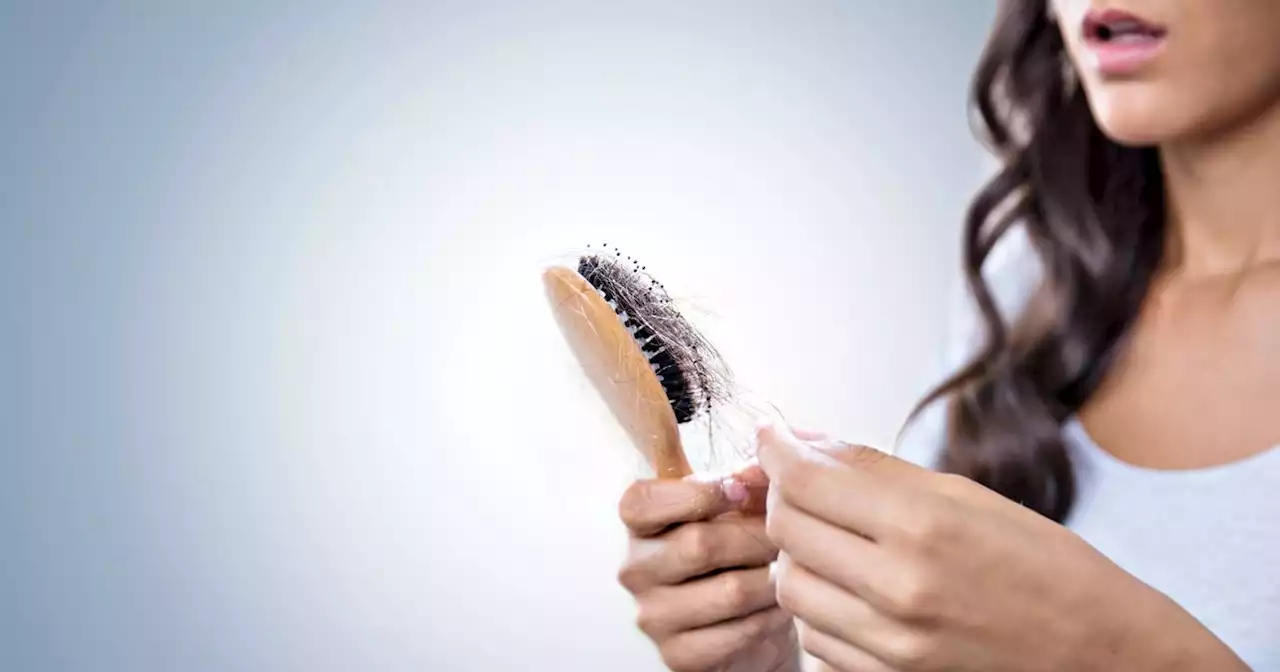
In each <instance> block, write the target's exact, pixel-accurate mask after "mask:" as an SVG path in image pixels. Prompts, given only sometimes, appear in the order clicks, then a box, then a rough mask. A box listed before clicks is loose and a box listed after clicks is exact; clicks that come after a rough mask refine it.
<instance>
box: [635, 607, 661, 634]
mask: <svg viewBox="0 0 1280 672" xmlns="http://www.w3.org/2000/svg"><path fill="white" fill-rule="evenodd" d="M636 627H637V628H639V629H640V632H643V633H644V634H645V635H648V636H649V638H650V639H657V637H658V634H659V633H661V632H662V623H661V619H659V618H658V616H657V615H656V614H655V613H654V610H653V609H652V608H651V607H650V606H649V605H647V604H645V603H643V602H642V603H640V604H639V605H638V606H637V607H636Z"/></svg>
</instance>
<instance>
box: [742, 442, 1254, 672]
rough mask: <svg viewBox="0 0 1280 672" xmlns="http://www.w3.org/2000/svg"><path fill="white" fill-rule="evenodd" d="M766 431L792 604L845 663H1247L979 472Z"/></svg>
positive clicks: (840, 664) (826, 655)
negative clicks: (980, 480) (935, 468)
mask: <svg viewBox="0 0 1280 672" xmlns="http://www.w3.org/2000/svg"><path fill="white" fill-rule="evenodd" d="M807 438H808V437H807ZM757 440H758V442H759V446H758V448H759V453H758V457H759V460H760V465H761V466H762V467H763V469H764V471H765V473H766V474H767V475H768V476H769V479H770V485H769V496H768V514H767V523H766V532H767V534H768V535H769V537H770V539H771V540H772V541H773V543H774V544H776V545H777V546H778V547H779V549H781V553H780V555H779V558H778V564H777V566H776V568H775V571H776V577H775V578H776V581H777V591H778V602H779V604H780V605H781V606H782V608H783V609H785V610H786V611H788V612H790V613H791V614H792V615H794V616H795V617H796V619H797V621H798V624H799V626H800V639H801V643H802V645H803V647H804V649H805V650H806V651H807V652H809V653H810V654H811V655H813V656H814V657H816V658H819V659H821V660H822V661H824V662H825V663H827V664H828V665H830V666H831V667H834V668H836V669H839V670H860V671H862V670H867V671H870V670H874V671H877V672H886V671H898V672H905V671H912V670H983V671H984V672H997V671H1002V670H1018V671H1023V670H1068V669H1069V670H1181V669H1186V670H1193V669H1194V670H1207V669H1213V670H1243V669H1247V668H1246V667H1245V666H1244V664H1243V663H1242V662H1240V661H1239V659H1238V658H1236V657H1235V656H1234V654H1232V653H1231V651H1230V650H1229V649H1227V648H1226V646H1225V645H1223V644H1222V643H1221V642H1220V641H1218V640H1217V639H1216V638H1215V637H1214V636H1213V635H1212V634H1211V633H1210V632H1209V631H1208V630H1207V629H1205V628H1204V627H1203V626H1201V625H1200V624H1199V623H1198V622H1197V621H1196V620H1195V619H1194V618H1193V617H1191V616H1190V615H1189V614H1187V613H1186V612H1185V611H1183V610H1182V609H1181V608H1180V607H1178V606H1177V605H1176V604H1175V603H1173V601H1172V600H1170V599H1168V598H1167V597H1165V596H1164V595H1163V594H1161V593H1159V592H1158V591H1156V590H1155V589H1153V588H1151V587H1149V586H1147V585H1146V584H1144V583H1142V582H1141V581H1139V580H1137V579H1136V578H1134V577H1132V576H1130V575H1129V574H1127V573H1125V572H1124V571H1123V570H1121V569H1120V568H1119V567H1118V566H1116V565H1115V564H1113V563H1112V562H1111V561H1109V560H1108V559H1107V558H1106V557H1105V556H1103V555H1102V554H1101V553H1099V552H1098V551H1096V550H1094V549H1093V548H1092V547H1091V546H1089V545H1088V544H1087V543H1085V542H1084V541H1083V540H1082V539H1081V538H1080V537H1078V536H1076V535H1075V534H1073V533H1072V532H1070V531H1069V530H1067V529H1066V528H1064V527H1063V526H1061V525H1058V524H1057V523H1054V522H1053V521H1051V520H1049V519H1047V518H1044V517H1042V516H1040V515H1038V514H1036V513H1035V512H1033V511H1031V510H1029V509H1027V508H1025V507H1022V506H1019V505H1018V504H1015V503H1013V502H1010V501H1009V500H1006V499H1005V498H1003V497H1001V496H1000V495H998V494H996V493H995V492H993V491H991V490H988V489H986V488H984V487H982V486H980V485H978V484H977V483H975V482H973V481H970V480H968V479H964V478H962V477H959V476H954V475H949V474H941V473H936V472H932V471H929V470H926V469H923V468H920V467H917V466H915V465H912V464H911V463H908V462H905V461H903V460H900V459H897V458H895V457H893V456H891V455H889V454H887V453H883V452H880V451H877V450H874V449H870V448H862V447H856V446H848V445H846V444H839V445H836V444H829V443H828V444H823V443H820V442H812V441H806V440H803V439H800V438H798V437H796V436H795V434H793V433H792V432H791V431H790V430H788V429H787V428H786V427H782V426H775V427H764V428H761V429H760V430H759V432H758V435H757ZM1170 561H1171V562H1176V561H1177V560H1176V559H1172V558H1171V559H1170Z"/></svg>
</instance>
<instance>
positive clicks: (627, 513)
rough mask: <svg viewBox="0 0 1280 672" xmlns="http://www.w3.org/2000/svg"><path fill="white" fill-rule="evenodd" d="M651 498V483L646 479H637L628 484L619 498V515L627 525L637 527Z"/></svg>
mask: <svg viewBox="0 0 1280 672" xmlns="http://www.w3.org/2000/svg"><path fill="white" fill-rule="evenodd" d="M648 500H649V484H648V483H647V482H646V481H635V482H633V483H632V484H631V485H629V486H627V489H626V490H624V491H623V493H622V497H621V498H620V499H619V500H618V517H620V518H621V519H622V523H623V524H624V525H626V526H627V527H635V526H636V525H637V524H639V523H640V522H641V521H642V520H643V517H644V511H645V509H646V508H647V507H646V506H645V504H646V502H647V501H648Z"/></svg>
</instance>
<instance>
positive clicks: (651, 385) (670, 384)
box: [542, 246, 729, 478]
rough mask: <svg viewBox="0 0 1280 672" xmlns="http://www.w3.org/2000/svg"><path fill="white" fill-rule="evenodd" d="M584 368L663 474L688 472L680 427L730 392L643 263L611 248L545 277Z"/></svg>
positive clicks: (715, 362)
mask: <svg viewBox="0 0 1280 672" xmlns="http://www.w3.org/2000/svg"><path fill="white" fill-rule="evenodd" d="M542 280H543V284H544V286H545V289H546V295H547V300H548V302H549V303H550V305H551V310H552V314H553V315H554V317H555V320H556V322H557V324H558V325H559V327H560V331H561V333H562V334H563V335H564V337H565V340H566V341H567V342H568V344H569V347H570V350H572V352H573V355H574V356H575V358H576V359H577V360H578V362H579V363H580V364H581V365H582V369H583V371H584V372H585V373H586V376H587V378H588V379H589V380H590V381H591V383H592V386H593V387H594V388H595V390H596V392H598V393H599V395H600V396H601V398H602V399H603V400H604V402H605V404H606V405H607V406H608V407H609V410H610V411H611V413H612V415H613V417H614V418H615V419H616V420H617V421H618V422H619V423H620V424H621V425H622V428H623V429H624V430H625V431H626V433H627V435H628V436H629V437H630V439H631V442H632V443H633V444H634V445H635V447H636V449H638V450H639V451H640V453H641V454H642V455H643V456H644V458H645V459H646V461H647V462H648V463H649V466H650V467H652V468H653V470H654V472H655V474H656V475H657V476H658V477H659V478H682V477H684V476H687V475H689V474H690V473H692V471H693V470H692V468H691V467H690V465H689V460H688V458H687V457H686V455H685V450H684V446H683V444H682V441H681V436H680V426H681V425H683V424H685V423H689V422H691V421H693V420H694V419H695V418H697V417H699V416H700V415H703V414H705V413H707V412H708V411H709V409H710V407H711V405H712V404H713V403H715V402H717V401H718V400H720V399H722V398H723V397H725V396H727V390H728V377H729V373H728V369H727V367H725V365H724V362H723V360H722V358H721V357H720V355H719V353H718V352H717V351H716V350H715V349H714V348H713V347H712V346H711V344H710V343H708V342H707V340H706V339H705V338H704V337H703V336H702V334H701V333H699V332H698V330H697V329H695V328H694V327H693V325H692V324H690V322H689V321H688V320H687V319H685V318H684V317H683V316H682V315H681V314H680V311H679V310H678V309H677V308H676V306H675V304H674V302H673V301H672V300H671V297H670V296H669V295H668V294H667V292H666V290H665V288H664V287H663V286H662V285H661V284H660V283H658V282H657V281H656V280H655V279H654V278H653V277H652V276H651V275H650V274H649V273H648V272H647V270H646V268H645V267H644V266H641V265H640V264H639V262H637V261H635V260H633V259H631V258H630V257H625V256H623V255H622V253H621V252H620V251H618V250H616V249H612V250H610V249H609V248H608V246H606V247H605V249H604V250H602V251H590V248H588V252H587V253H586V254H583V255H581V256H580V257H578V260H577V266H576V267H572V268H571V267H569V266H552V267H550V268H547V269H546V270H545V271H544V272H543V274H542Z"/></svg>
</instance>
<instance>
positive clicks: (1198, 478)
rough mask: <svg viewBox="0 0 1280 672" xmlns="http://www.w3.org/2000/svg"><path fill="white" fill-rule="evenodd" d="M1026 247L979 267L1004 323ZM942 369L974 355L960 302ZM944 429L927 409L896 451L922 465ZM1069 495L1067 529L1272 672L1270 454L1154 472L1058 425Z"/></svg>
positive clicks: (1275, 471)
mask: <svg viewBox="0 0 1280 672" xmlns="http://www.w3.org/2000/svg"><path fill="white" fill-rule="evenodd" d="M1037 270H1038V269H1037V267H1036V260H1035V257H1034V255H1033V254H1032V252H1031V250H1030V248H1029V246H1028V244H1027V242H1026V240H1025V238H1023V237H1022V236H1021V235H1019V234H1018V233H1017V232H1014V233H1013V234H1012V235H1010V236H1009V237H1008V238H1007V240H1005V241H1002V242H1001V244H1000V246H999V248H998V249H997V251H996V252H995V253H994V254H993V255H992V258H991V260H990V262H989V264H988V267H987V272H986V274H987V277H988V279H989V282H990V283H991V285H992V288H993V292H994V293H995V295H996V297H997V301H998V303H999V304H1000V305H1001V308H1002V309H1003V310H1005V311H1006V314H1013V313H1014V312H1016V310H1017V309H1018V307H1019V306H1020V305H1021V304H1022V302H1023V301H1025V300H1026V299H1027V297H1028V295H1029V293H1030V291H1031V289H1033V288H1034V285H1035V282H1036V280H1037V275H1036V273H1037ZM954 324H955V325H956V326H955V329H956V332H955V336H956V337H955V338H953V339H951V340H950V343H949V344H948V352H947V353H946V356H945V357H943V358H942V359H943V360H944V365H945V368H946V369H947V372H949V371H951V370H955V369H956V368H958V367H959V366H960V365H961V363H962V362H963V360H964V359H965V358H966V357H967V356H968V354H969V353H970V352H972V351H973V349H974V348H975V347H976V346H977V340H976V339H977V337H978V334H979V333H980V332H979V331H978V329H977V325H978V322H977V320H976V313H975V311H973V310H970V309H969V306H968V303H967V301H966V302H963V307H962V308H961V309H960V311H959V312H958V313H957V315H956V319H955V320H954ZM944 431H945V420H944V418H943V416H942V408H941V407H940V405H935V407H933V408H930V409H928V410H927V411H926V412H925V413H923V414H922V415H921V416H920V418H919V419H918V420H917V422H916V423H915V424H914V425H913V426H912V427H910V428H909V429H908V431H907V432H905V433H904V434H903V440H902V441H901V442H900V445H899V447H898V450H897V454H898V455H899V456H901V457H903V458H904V459H907V460H910V461H912V462H915V463H917V464H920V465H922V466H927V467H933V466H934V464H935V458H936V457H937V455H938V452H939V450H940V449H941V446H942V442H943V432H944ZM1063 434H1064V437H1065V438H1066V440H1067V444H1068V446H1069V448H1070V450H1071V451H1072V458H1073V459H1074V463H1075V466H1076V469H1077V472H1078V473H1077V475H1078V479H1079V493H1078V498H1077V500H1076V504H1075V507H1074V508H1073V510H1072V513H1071V516H1070V518H1069V519H1068V521H1067V526H1068V527H1069V528H1070V529H1072V530H1073V531H1074V532H1076V533H1077V534H1079V535H1080V536H1081V537H1083V538H1084V539H1085V540H1086V541H1088V542H1089V543H1090V544H1092V545H1093V546H1094V547H1095V548H1097V549H1098V550H1099V551H1101V552H1102V553H1103V554H1105V555H1106V556H1107V557H1109V558H1110V559H1111V560H1112V561H1113V562H1115V563H1117V564H1118V565H1119V566H1121V567H1122V568H1124V569H1125V570H1126V571H1128V572H1129V573H1130V574H1133V575H1134V576H1136V577H1137V578H1139V579H1141V580H1142V581H1143V582H1145V583H1147V584H1148V585H1150V586H1152V587H1154V588H1155V589H1157V590H1159V591H1161V592H1163V593H1164V594H1166V595H1168V596H1169V597H1170V598H1172V599H1173V600H1174V601H1175V602H1177V603H1178V604H1180V605H1181V606H1182V607H1183V608H1184V609H1186V610H1187V611H1188V612H1190V613H1191V614H1192V615H1193V616H1195V617H1196V618H1197V619H1199V620H1200V622H1201V623H1203V624H1204V625H1205V626H1206V627H1208V628H1209V629H1210V630H1212V631H1213V632H1214V634H1215V635H1217V636H1218V637H1219V638H1220V639H1221V640H1223V641H1224V642H1226V644H1227V645H1228V646H1230V647H1231V648H1232V650H1234V651H1235V652H1236V653H1237V654H1238V655H1239V656H1240V657H1241V658H1243V659H1244V660H1245V662H1247V663H1248V664H1249V665H1250V666H1251V667H1252V668H1253V669H1254V670H1255V671H1256V672H1263V671H1272V670H1274V671H1276V672H1280V492H1278V491H1277V490H1280V446H1277V447H1275V448H1272V449H1270V450H1267V451H1265V452H1263V453H1260V454H1257V455H1254V456H1252V457H1250V458H1246V459H1244V460H1240V461H1237V462H1234V463H1230V464H1226V465H1222V466H1217V467H1213V468H1208V469H1196V470H1184V471H1161V470H1153V469H1145V468H1140V467H1135V466H1133V465H1130V464H1127V463H1124V462H1121V461H1120V460H1118V459H1116V458H1115V457H1112V456H1111V455H1110V454H1109V453H1107V452H1105V451H1104V450H1102V448H1100V447H1099V446H1098V445H1097V444H1096V443H1095V442H1094V441H1093V440H1091V439H1090V438H1089V436H1088V434H1087V433H1086V432H1085V430H1084V427H1083V426H1081V425H1080V423H1078V422H1076V421H1075V420H1070V421H1068V422H1067V423H1066V424H1065V425H1064V427H1063Z"/></svg>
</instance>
